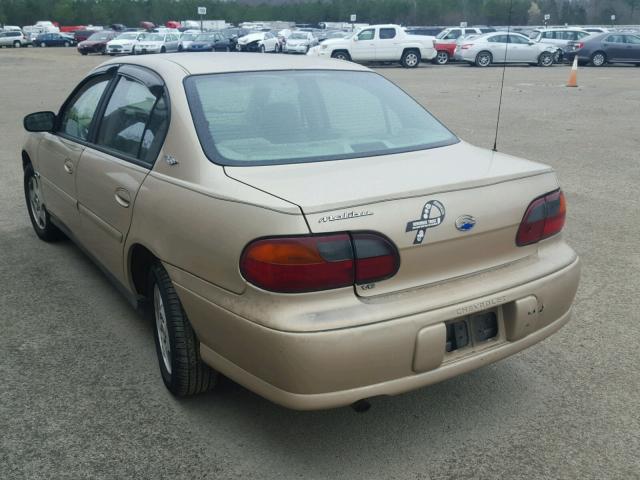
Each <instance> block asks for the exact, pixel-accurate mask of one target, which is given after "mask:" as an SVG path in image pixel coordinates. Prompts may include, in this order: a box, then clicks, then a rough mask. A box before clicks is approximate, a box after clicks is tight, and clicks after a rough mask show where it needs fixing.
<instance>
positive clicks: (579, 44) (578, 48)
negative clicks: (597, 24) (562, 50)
mask: <svg viewBox="0 0 640 480" xmlns="http://www.w3.org/2000/svg"><path fill="white" fill-rule="evenodd" d="M583 47H584V42H580V43H577V44H576V45H574V48H575V49H576V50H580V49H581V48H583Z"/></svg>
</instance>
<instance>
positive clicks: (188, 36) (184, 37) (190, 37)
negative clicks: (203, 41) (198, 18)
mask: <svg viewBox="0 0 640 480" xmlns="http://www.w3.org/2000/svg"><path fill="white" fill-rule="evenodd" d="M194 38H196V34H195V33H183V34H182V36H181V37H180V40H183V41H185V40H186V41H189V40H193V39H194Z"/></svg>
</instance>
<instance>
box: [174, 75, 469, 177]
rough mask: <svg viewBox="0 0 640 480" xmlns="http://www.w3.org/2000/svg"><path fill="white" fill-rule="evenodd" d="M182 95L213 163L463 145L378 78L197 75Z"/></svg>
mask: <svg viewBox="0 0 640 480" xmlns="http://www.w3.org/2000/svg"><path fill="white" fill-rule="evenodd" d="M185 87H186V90H187V98H188V101H189V107H190V109H191V113H192V116H193V120H194V124H195V127H196V131H197V133H198V136H199V138H200V142H201V144H202V146H203V148H204V150H205V152H206V154H207V156H208V157H209V159H211V160H212V161H214V162H215V163H220V164H223V165H269V164H282V163H300V162H314V161H323V160H338V159H346V158H357V157H365V156H373V155H385V154H391V153H400V152H406V151H414V150H423V149H428V148H433V147H438V146H443V145H450V144H453V143H456V142H457V141H458V139H457V138H456V137H455V136H454V135H453V134H452V133H451V132H450V131H449V130H447V129H446V128H445V127H444V126H443V125H442V124H441V123H439V122H438V121H437V120H436V119H435V118H434V117H432V116H431V114H429V112H427V111H426V110H425V109H424V108H422V107H421V106H420V105H419V104H418V103H416V102H415V101H414V100H413V99H412V98H411V97H409V96H408V95H407V94H405V93H404V92H403V91H402V90H400V89H399V88H398V87H396V86H395V85H394V84H392V83H391V82H389V81H388V80H386V79H385V78H383V77H382V76H380V75H378V74H376V73H373V72H351V71H328V70H309V71H264V72H242V73H227V74H211V75H196V76H191V77H188V78H187V79H186V80H185Z"/></svg>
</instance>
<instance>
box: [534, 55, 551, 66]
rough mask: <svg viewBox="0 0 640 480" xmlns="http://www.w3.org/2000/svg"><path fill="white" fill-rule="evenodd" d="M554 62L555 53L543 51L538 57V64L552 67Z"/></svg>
mask: <svg viewBox="0 0 640 480" xmlns="http://www.w3.org/2000/svg"><path fill="white" fill-rule="evenodd" d="M553 63H554V59H553V54H551V53H549V52H542V53H541V54H540V56H539V57H538V66H540V67H552V66H553Z"/></svg>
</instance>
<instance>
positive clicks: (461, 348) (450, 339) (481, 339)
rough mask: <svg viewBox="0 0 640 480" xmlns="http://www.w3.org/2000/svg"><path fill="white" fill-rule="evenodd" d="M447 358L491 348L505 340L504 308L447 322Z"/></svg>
mask: <svg viewBox="0 0 640 480" xmlns="http://www.w3.org/2000/svg"><path fill="white" fill-rule="evenodd" d="M445 327H446V329H447V335H446V340H445V359H446V360H449V359H453V358H456V357H459V356H462V355H466V354H469V353H473V352H477V351H479V350H484V349H485V348H491V347H492V346H494V345H495V344H496V343H500V342H501V341H504V320H503V318H502V309H501V308H496V309H492V310H486V311H482V312H477V313H473V314H471V315H466V316H464V317H459V318H456V319H454V320H450V321H448V322H445Z"/></svg>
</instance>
